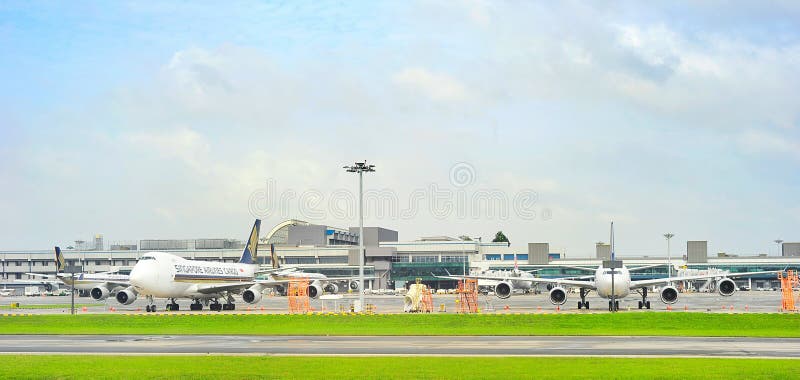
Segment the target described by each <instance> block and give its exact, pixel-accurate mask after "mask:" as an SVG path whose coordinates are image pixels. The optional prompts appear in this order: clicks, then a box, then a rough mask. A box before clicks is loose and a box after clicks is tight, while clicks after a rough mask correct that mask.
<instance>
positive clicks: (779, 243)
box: [773, 239, 783, 256]
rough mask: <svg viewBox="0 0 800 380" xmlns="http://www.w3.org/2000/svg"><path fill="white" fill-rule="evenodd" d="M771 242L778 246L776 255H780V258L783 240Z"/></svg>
mask: <svg viewBox="0 0 800 380" xmlns="http://www.w3.org/2000/svg"><path fill="white" fill-rule="evenodd" d="M773 241H774V242H775V244H777V245H778V254H779V255H781V256H783V250H782V249H781V243H783V240H781V239H775V240H773Z"/></svg>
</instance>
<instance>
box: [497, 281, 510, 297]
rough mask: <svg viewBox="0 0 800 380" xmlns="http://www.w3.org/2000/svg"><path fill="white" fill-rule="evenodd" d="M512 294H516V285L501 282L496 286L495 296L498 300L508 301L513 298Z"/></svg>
mask: <svg viewBox="0 0 800 380" xmlns="http://www.w3.org/2000/svg"><path fill="white" fill-rule="evenodd" d="M511 293H514V285H511V283H510V282H501V283H499V284H497V285H495V286H494V294H495V295H497V297H498V298H502V299H506V298H508V297H511Z"/></svg>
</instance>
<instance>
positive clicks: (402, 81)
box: [393, 67, 470, 101]
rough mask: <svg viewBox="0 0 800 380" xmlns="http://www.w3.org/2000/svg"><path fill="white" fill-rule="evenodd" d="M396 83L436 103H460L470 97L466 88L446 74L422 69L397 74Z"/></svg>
mask: <svg viewBox="0 0 800 380" xmlns="http://www.w3.org/2000/svg"><path fill="white" fill-rule="evenodd" d="M393 79H394V82H395V83H396V84H398V85H400V86H402V87H405V88H407V89H410V90H412V91H415V92H419V93H422V94H424V95H425V96H427V97H428V98H430V99H431V100H436V101H460V100H465V99H467V98H469V97H470V94H469V91H468V90H467V88H466V86H464V84H462V83H461V82H459V81H458V80H456V79H455V78H453V77H450V76H448V75H445V74H440V73H433V72H431V71H429V70H427V69H425V68H421V67H409V68H405V69H403V70H401V71H400V72H398V73H396V74H395V75H394V77H393Z"/></svg>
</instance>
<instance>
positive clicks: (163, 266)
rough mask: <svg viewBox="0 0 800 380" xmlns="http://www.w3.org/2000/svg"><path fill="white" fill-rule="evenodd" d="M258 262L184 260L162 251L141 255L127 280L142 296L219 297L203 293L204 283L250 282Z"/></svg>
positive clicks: (216, 294) (206, 284) (218, 295)
mask: <svg viewBox="0 0 800 380" xmlns="http://www.w3.org/2000/svg"><path fill="white" fill-rule="evenodd" d="M256 268H257V265H254V264H240V263H219V262H213V261H194V260H186V259H184V258H182V257H179V256H175V255H172V254H169V253H164V252H150V253H147V254H145V255H143V256H142V258H141V259H140V260H139V261H138V262H137V263H136V265H135V266H134V267H133V270H131V274H130V282H131V285H133V286H134V287H135V288H136V290H137V291H138V292H139V293H140V294H143V295H150V296H153V297H160V298H193V299H208V298H220V297H221V296H222V294H220V293H204V292H201V291H200V290H201V289H202V287H204V286H208V285H211V286H224V285H230V284H238V283H242V282H251V281H253V278H254V274H255V270H256Z"/></svg>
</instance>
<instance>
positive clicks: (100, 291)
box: [89, 286, 111, 301]
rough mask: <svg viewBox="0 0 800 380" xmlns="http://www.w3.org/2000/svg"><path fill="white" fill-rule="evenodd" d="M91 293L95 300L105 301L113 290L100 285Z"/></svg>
mask: <svg viewBox="0 0 800 380" xmlns="http://www.w3.org/2000/svg"><path fill="white" fill-rule="evenodd" d="M89 294H91V295H92V298H94V299H95V301H104V300H105V299H106V298H108V295H109V294H111V291H110V290H108V288H106V287H105V286H98V287H96V288H92V291H91V292H89Z"/></svg>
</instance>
